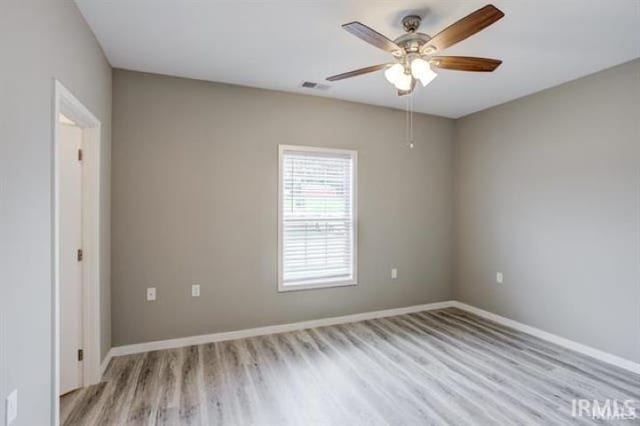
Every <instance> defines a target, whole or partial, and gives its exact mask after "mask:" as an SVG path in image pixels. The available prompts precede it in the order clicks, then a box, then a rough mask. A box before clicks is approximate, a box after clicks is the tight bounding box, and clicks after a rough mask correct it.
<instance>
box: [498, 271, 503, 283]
mask: <svg viewBox="0 0 640 426" xmlns="http://www.w3.org/2000/svg"><path fill="white" fill-rule="evenodd" d="M503 281H504V280H503V276H502V272H497V273H496V282H497V283H498V284H502V283H503Z"/></svg>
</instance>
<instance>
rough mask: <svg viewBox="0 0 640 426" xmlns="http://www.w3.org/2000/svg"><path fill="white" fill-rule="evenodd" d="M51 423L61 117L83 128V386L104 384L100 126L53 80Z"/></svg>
mask: <svg viewBox="0 0 640 426" xmlns="http://www.w3.org/2000/svg"><path fill="white" fill-rule="evenodd" d="M52 111H53V117H52V130H53V142H52V152H53V176H52V194H53V199H52V204H53V217H52V221H53V294H54V297H53V303H52V305H53V306H52V315H53V321H52V323H53V329H52V335H53V354H52V371H53V389H52V393H53V395H52V397H53V404H52V408H53V414H52V415H53V422H52V423H53V424H54V425H58V424H59V421H60V419H59V417H60V414H59V413H60V406H59V402H60V401H59V393H60V392H59V389H60V365H59V360H58V354H59V351H60V318H59V306H60V284H59V281H60V271H59V253H58V247H59V242H60V229H59V217H58V214H59V204H58V203H59V196H58V194H59V187H58V183H59V179H58V174H59V171H60V162H59V158H58V155H57V149H56V148H57V146H58V143H59V133H60V132H59V126H60V125H61V124H60V122H59V118H58V117H59V114H61V113H63V114H64V115H65V116H67V117H68V118H69V119H71V120H73V121H74V122H75V123H76V125H77V126H78V127H81V128H82V129H83V134H82V138H83V167H82V169H83V170H82V215H83V217H82V219H83V224H82V238H83V240H82V249H83V268H82V269H83V273H82V281H83V350H84V355H85V357H84V361H83V368H84V371H83V376H84V377H83V385H84V386H89V385H93V384H96V383H98V382H99V381H100V378H101V371H100V338H101V337H100V317H99V315H100V223H101V216H100V198H101V187H100V157H101V154H100V153H101V140H100V137H101V123H100V120H98V119H97V118H96V116H95V115H93V114H92V113H91V111H89V110H88V109H87V108H86V107H85V106H84V105H83V104H82V103H81V102H80V101H79V100H78V99H77V98H76V97H75V96H74V95H73V94H72V93H71V92H70V91H69V90H68V89H67V88H65V87H64V86H63V85H62V84H61V83H60V82H59V81H57V80H54V87H53V108H52Z"/></svg>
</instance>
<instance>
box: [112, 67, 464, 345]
mask: <svg viewBox="0 0 640 426" xmlns="http://www.w3.org/2000/svg"><path fill="white" fill-rule="evenodd" d="M113 87H114V95H113V107H114V108H113V109H114V116H113V210H112V213H113V246H112V249H113V251H112V254H113V282H112V289H113V343H114V345H116V346H117V345H124V344H130V343H139V342H144V341H150V340H160V339H169V338H175V337H184V336H191V335H197V334H206V333H214V332H221V331H230V330H238V329H244V328H251V327H257V326H264V325H270V324H282V323H288V322H296V321H303V320H309V319H317V318H323V317H330V316H338V315H346V314H352V313H358V312H365V311H371V310H377V309H385V308H396V307H401V306H409V305H415V304H420V303H427V302H437V301H442V300H448V299H449V298H450V296H451V293H450V292H451V220H452V211H451V208H452V185H453V180H452V165H451V160H452V137H453V120H450V119H446V118H440V117H433V116H427V115H423V114H417V115H416V117H415V135H416V147H415V148H414V149H409V148H408V147H407V146H406V139H405V117H406V116H405V113H404V112H403V111H398V110H392V109H389V108H381V107H374V106H370V105H363V104H357V103H352V102H344V101H338V100H333V99H326V98H320V97H314V96H303V95H293V94H287V93H282V92H274V91H269V90H259V89H252V88H248V87H240V86H231V85H227V84H217V83H208V82H204V81H195V80H188V79H181V78H172V77H166V76H160V75H153V74H144V73H137V72H130V71H121V70H116V71H115V72H114V79H113ZM278 144H289V145H311V146H326V147H334V148H346V149H356V150H357V151H358V217H359V219H358V220H359V233H358V243H359V244H358V280H359V284H358V285H357V286H352V287H341V288H325V289H316V290H305V291H296V292H286V293H278V292H277V281H276V270H277V205H278V198H277V187H278V185H277V184H278V167H277V165H278ZM392 266H396V267H397V268H398V269H399V274H398V279H396V280H391V276H390V273H391V267H392ZM192 284H200V286H201V293H202V295H201V296H200V297H199V298H192V297H191V285H192ZM145 287H157V290H158V300H157V301H155V302H153V303H149V302H147V301H146V300H145V297H144V295H145Z"/></svg>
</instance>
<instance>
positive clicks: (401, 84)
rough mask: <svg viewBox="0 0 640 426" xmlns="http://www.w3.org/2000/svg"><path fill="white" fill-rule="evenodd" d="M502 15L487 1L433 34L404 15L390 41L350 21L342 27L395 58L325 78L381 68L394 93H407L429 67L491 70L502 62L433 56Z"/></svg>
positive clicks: (427, 76)
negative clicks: (398, 33) (400, 30)
mask: <svg viewBox="0 0 640 426" xmlns="http://www.w3.org/2000/svg"><path fill="white" fill-rule="evenodd" d="M503 16H504V13H503V12H502V11H501V10H500V9H498V8H497V7H495V6H493V5H491V4H489V5H487V6H484V7H482V8H480V9H478V10H476V11H475V12H473V13H471V14H469V15H467V16H465V17H464V18H462V19H460V20H459V21H457V22H456V23H454V24H452V25H450V26H448V27H447V28H445V29H444V30H442V31H441V32H439V33H438V34H436V35H435V36H433V37H430V36H428V35H427V34H424V33H419V32H417V30H418V27H419V26H420V22H421V20H422V18H421V17H420V16H417V15H409V16H405V17H404V18H403V19H402V26H403V27H404V29H405V30H406V32H407V33H406V34H403V35H401V36H400V37H398V38H396V39H395V40H390V39H388V38H387V37H385V36H384V35H382V34H380V33H379V32H377V31H375V30H374V29H372V28H369V27H368V26H366V25H364V24H362V23H361V22H357V21H356V22H350V23H348V24H344V25H343V26H342V28H344V29H345V30H347V31H348V32H350V33H351V34H353V35H355V36H356V37H358V38H360V39H362V40H364V41H366V42H367V43H369V44H372V45H374V46H375V47H377V48H379V49H382V50H384V51H386V52H389V53H391V54H392V55H393V56H394V59H395V61H394V62H391V63H384V64H379V65H372V66H370V67H366V68H360V69H357V70H354V71H349V72H345V73H342V74H337V75H333V76H331V77H327V80H329V81H337V80H343V79H345V78H351V77H356V76H359V75H363V74H368V73H371V72H375V71H380V70H382V69H385V72H384V74H385V77H386V79H387V80H388V81H389V82H390V83H391V84H393V85H394V86H395V87H396V89H397V90H398V96H403V95H407V94H409V93H411V92H412V91H413V89H414V87H415V85H416V80H420V82H421V83H422V85H423V86H426V85H427V84H429V83H430V82H431V81H433V79H434V78H436V77H437V74H436V73H435V72H434V71H433V70H432V69H431V67H432V66H434V67H437V68H442V69H447V70H456V71H475V72H491V71H493V70H495V69H496V68H498V66H499V65H500V64H501V63H502V61H501V60H499V59H489V58H475V57H469V56H433V55H434V54H436V53H438V52H440V51H442V50H444V49H446V48H448V47H451V46H453V45H454V44H456V43H458V42H460V41H462V40H464V39H466V38H468V37H470V36H472V35H474V34H475V33H477V32H479V31H481V30H483V29H484V28H486V27H488V26H489V25H491V24H493V23H494V22H496V21H497V20H499V19H500V18H502V17H503Z"/></svg>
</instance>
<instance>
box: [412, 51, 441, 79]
mask: <svg viewBox="0 0 640 426" xmlns="http://www.w3.org/2000/svg"><path fill="white" fill-rule="evenodd" d="M411 74H412V75H413V76H414V77H415V78H416V79H417V80H420V83H422V85H423V86H426V85H427V84H429V83H431V82H432V81H433V79H434V78H436V77H437V76H438V74H436V73H435V72H433V70H432V69H431V66H430V65H429V62H427V61H425V60H424V59H421V58H416V59H414V60H413V61H411Z"/></svg>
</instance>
